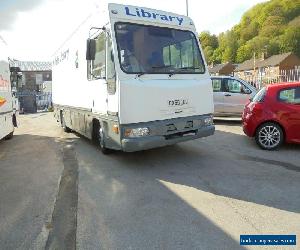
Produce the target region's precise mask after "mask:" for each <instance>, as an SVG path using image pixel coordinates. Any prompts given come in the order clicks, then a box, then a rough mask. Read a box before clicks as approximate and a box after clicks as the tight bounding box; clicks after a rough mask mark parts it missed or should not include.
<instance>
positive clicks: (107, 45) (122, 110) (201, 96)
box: [52, 4, 214, 151]
mask: <svg viewBox="0 0 300 250" xmlns="http://www.w3.org/2000/svg"><path fill="white" fill-rule="evenodd" d="M95 27H97V28H95ZM197 37H198V35H197V33H196V30H195V26H194V24H193V22H192V20H191V19H190V18H189V17H186V16H180V15H177V14H173V13H169V12H163V11H158V10H153V9H148V8H141V7H134V6H126V5H119V4H109V6H108V11H107V12H106V14H103V13H101V14H99V15H97V14H95V15H93V16H92V17H90V18H88V19H87V20H86V21H85V22H84V23H82V24H81V26H80V27H79V28H78V29H77V30H76V31H75V32H74V33H73V34H72V36H71V37H70V38H69V39H68V40H67V41H66V42H65V43H64V45H63V46H62V47H61V48H60V49H59V50H58V52H57V54H56V55H55V57H54V59H53V83H52V88H53V105H54V111H55V116H56V118H57V120H58V121H60V122H61V124H62V126H63V127H64V128H65V129H66V130H67V129H71V130H75V131H77V132H79V133H81V134H83V135H84V136H86V137H88V138H91V139H96V140H98V141H99V142H100V144H101V146H102V148H103V147H104V146H105V147H106V148H113V149H118V150H124V151H137V150H143V149H148V148H153V147H159V146H164V145H170V144H174V143H177V142H180V141H186V140H192V139H196V138H200V137H204V136H209V135H212V134H213V133H214V126H213V124H212V115H211V114H212V113H213V107H214V105H213V91H212V85H211V80H210V76H209V73H208V70H207V66H206V63H205V61H204V56H203V52H202V50H201V47H200V44H199V41H198V39H197ZM87 39H90V40H89V41H91V40H94V42H95V43H96V52H95V53H94V51H93V49H92V54H93V53H94V56H95V58H88V57H89V55H90V54H91V48H93V46H92V45H87ZM87 54H88V55H87ZM87 59H88V60H87ZM187 124H188V125H187ZM98 130H99V131H100V132H99V131H98Z"/></svg>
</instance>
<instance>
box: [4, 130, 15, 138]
mask: <svg viewBox="0 0 300 250" xmlns="http://www.w3.org/2000/svg"><path fill="white" fill-rule="evenodd" d="M13 137H14V131H13V132H11V133H9V134H8V135H7V136H6V137H5V140H10V139H12V138H13Z"/></svg>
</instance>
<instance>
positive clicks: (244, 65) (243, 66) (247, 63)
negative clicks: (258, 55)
mask: <svg viewBox="0 0 300 250" xmlns="http://www.w3.org/2000/svg"><path fill="white" fill-rule="evenodd" d="M256 66H257V65H256ZM253 68H254V60H253V59H249V60H246V61H244V62H242V63H240V64H238V66H237V67H236V68H235V70H234V71H244V70H250V69H253Z"/></svg>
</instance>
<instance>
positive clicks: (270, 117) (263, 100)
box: [242, 82, 300, 150]
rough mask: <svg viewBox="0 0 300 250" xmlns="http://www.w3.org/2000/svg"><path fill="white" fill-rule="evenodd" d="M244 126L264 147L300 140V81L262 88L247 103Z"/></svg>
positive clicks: (249, 134) (246, 132)
mask: <svg viewBox="0 0 300 250" xmlns="http://www.w3.org/2000/svg"><path fill="white" fill-rule="evenodd" d="M242 120H243V129H244V132H245V134H246V135H248V136H250V137H255V140H256V142H257V144H258V145H259V146H260V147H261V148H262V149H267V150H272V149H275V148H278V147H279V146H280V145H281V144H282V143H283V142H286V143H300V82H298V83H280V84H275V85H269V86H267V87H265V88H262V89H261V90H260V91H259V92H258V93H257V94H256V96H255V97H254V98H253V99H252V100H251V101H250V102H249V103H248V104H247V105H246V106H245V109H244V113H243V117H242Z"/></svg>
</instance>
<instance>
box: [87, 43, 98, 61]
mask: <svg viewBox="0 0 300 250" xmlns="http://www.w3.org/2000/svg"><path fill="white" fill-rule="evenodd" d="M95 56H96V40H95V39H87V41H86V60H88V61H93V60H95Z"/></svg>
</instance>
